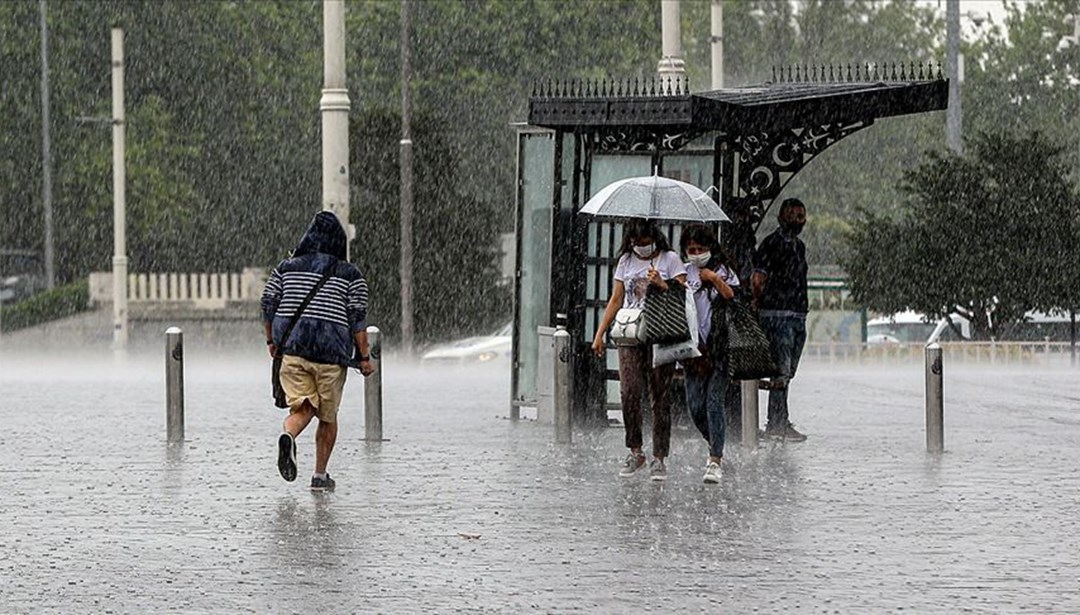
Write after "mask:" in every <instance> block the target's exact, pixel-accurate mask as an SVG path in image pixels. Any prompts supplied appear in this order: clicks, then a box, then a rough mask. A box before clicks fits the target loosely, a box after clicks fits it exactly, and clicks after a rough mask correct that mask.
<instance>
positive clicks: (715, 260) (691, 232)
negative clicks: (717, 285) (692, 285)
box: [679, 223, 731, 268]
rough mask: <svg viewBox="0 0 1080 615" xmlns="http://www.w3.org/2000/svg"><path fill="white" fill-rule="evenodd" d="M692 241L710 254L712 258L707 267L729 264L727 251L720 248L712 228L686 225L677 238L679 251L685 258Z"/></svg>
mask: <svg viewBox="0 0 1080 615" xmlns="http://www.w3.org/2000/svg"><path fill="white" fill-rule="evenodd" d="M691 241H693V242H694V243H696V244H698V245H702V246H705V247H706V248H708V249H709V251H710V252H712V258H710V259H709V265H708V266H709V267H710V268H714V267H716V266H717V265H727V264H728V263H730V262H731V259H730V258H728V254H727V251H725V250H724V249H723V248H722V247H720V242H719V241H717V239H716V233H714V232H713V230H712V227H710V226H709V225H708V224H700V223H694V224H689V225H687V226H686V227H685V228H684V229H683V231H682V236H681V237H679V249H680V250H681V251H682V254H683V256H684V257H685V256H686V248H688V247H689V246H690V242H691Z"/></svg>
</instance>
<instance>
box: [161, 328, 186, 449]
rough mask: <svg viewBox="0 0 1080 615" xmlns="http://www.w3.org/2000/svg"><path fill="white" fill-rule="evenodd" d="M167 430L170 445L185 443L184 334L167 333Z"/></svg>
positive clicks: (173, 329) (176, 332)
mask: <svg viewBox="0 0 1080 615" xmlns="http://www.w3.org/2000/svg"><path fill="white" fill-rule="evenodd" d="M165 428H166V434H167V438H168V442H169V444H177V443H181V442H183V441H184V333H183V331H181V330H180V327H169V328H168V330H166V331H165Z"/></svg>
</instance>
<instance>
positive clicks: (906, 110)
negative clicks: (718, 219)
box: [511, 65, 948, 423]
mask: <svg viewBox="0 0 1080 615" xmlns="http://www.w3.org/2000/svg"><path fill="white" fill-rule="evenodd" d="M947 100H948V81H947V80H945V79H943V78H942V76H941V72H940V67H938V68H937V70H934V69H933V68H932V67H926V66H921V65H893V66H881V65H879V66H870V65H865V66H857V67H854V68H852V67H851V66H847V67H846V68H843V69H841V68H837V67H828V68H827V67H824V66H822V67H805V66H804V67H796V68H788V69H786V70H781V71H779V72H776V73H775V74H774V75H773V80H772V81H770V82H767V83H763V84H760V85H754V86H746V87H738V88H728V89H721V90H714V91H709V92H697V93H691V92H689V91H688V90H687V89H686V88H685V87H684V86H683V85H682V84H681V82H676V81H661V80H659V79H654V80H648V81H647V82H641V81H640V80H632V81H628V80H623V81H600V82H592V81H569V82H559V81H553V82H548V83H543V84H537V85H536V86H535V87H534V90H533V94H532V96H531V98H530V99H529V118H528V123H527V124H526V125H521V126H519V127H518V134H517V140H518V147H517V178H518V184H517V186H518V189H517V222H516V224H517V229H516V234H517V250H516V255H517V256H516V258H517V263H516V275H515V289H514V290H515V294H514V298H515V301H514V327H513V340H514V343H513V375H512V385H511V397H512V399H511V413H512V416H517V415H518V408H519V407H520V406H533V405H535V404H536V403H537V391H538V385H541V386H542V384H543V382H542V380H543V379H544V378H551V375H550V374H547V373H545V372H546V370H542V369H541V368H540V358H539V352H538V351H539V348H540V344H541V341H540V338H539V335H538V330H543V329H544V328H550V327H554V326H565V327H566V328H567V330H568V331H569V333H570V335H571V340H572V353H571V355H572V356H571V363H572V373H573V382H572V389H573V399H574V408H573V416H574V418H575V421H576V422H578V423H586V422H590V421H597V422H606V416H607V413H606V410H607V407H608V406H609V405H611V404H612V403H617V402H618V386H617V381H618V371H617V360H618V359H617V353H616V352H615V349H614V348H609V349H608V352H607V353H606V356H605V357H604V358H599V359H598V358H596V357H594V356H593V355H592V354H591V352H590V349H589V346H590V344H591V343H592V338H593V335H594V334H595V332H596V325H597V323H598V322H599V321H600V318H601V316H602V314H603V310H604V307H605V305H606V301H607V298H608V296H609V294H610V289H611V281H612V274H613V272H614V266H615V264H616V262H617V258H618V249H619V245H620V242H621V238H622V223H621V222H619V221H617V220H603V219H595V218H592V217H590V216H587V215H580V214H579V213H578V211H579V210H580V208H581V206H582V205H583V204H584V203H585V202H586V201H588V199H589V197H591V196H592V195H593V194H595V193H596V192H598V191H599V190H600V189H601V188H603V187H604V186H606V185H607V184H609V183H611V182H613V181H616V180H619V179H625V178H627V177H634V176H642V175H651V174H654V173H655V174H658V175H662V176H666V177H671V178H675V179H679V180H682V181H685V182H688V183H691V184H694V185H696V186H698V187H699V188H701V189H702V190H706V191H707V192H709V193H710V194H711V195H713V197H714V198H715V199H717V201H718V203H719V204H720V206H721V207H722V208H723V210H724V212H725V213H726V214H727V215H728V217H729V218H730V219H731V222H730V223H727V222H726V223H724V224H723V225H722V228H721V229H720V237H721V241H722V243H723V244H724V245H725V247H726V248H727V249H728V250H729V251H730V253H731V254H732V255H733V256H734V257H735V260H736V262H737V263H740V268H745V266H744V265H745V264H747V263H748V261H749V254H750V252H751V251H752V249H753V247H754V245H755V243H756V237H755V233H756V231H757V228H758V225H759V224H760V223H761V221H762V220H763V219H764V217H765V215H766V213H767V212H768V210H769V207H770V206H771V205H772V203H773V202H774V201H775V200H776V199H777V197H778V196H779V194H780V192H781V191H782V190H783V188H784V186H785V185H787V183H788V182H789V181H790V180H791V178H792V177H794V176H795V174H796V173H798V172H799V170H801V169H802V168H803V167H805V166H806V165H807V164H809V163H810V161H811V160H813V159H814V157H816V156H817V155H818V154H820V153H822V152H823V151H824V150H825V149H827V148H828V147H830V146H832V145H833V144H835V143H836V142H838V141H840V140H841V139H843V138H844V137H846V136H848V135H850V134H852V133H855V132H857V131H859V130H863V129H866V128H868V127H869V126H871V125H873V123H874V122H875V121H876V120H877V119H878V118H885V117H892V116H899V115H907V114H914V113H926V112H930V111H937V110H942V109H945V107H946V105H947ZM666 228H667V233H668V235H669V239H670V240H671V241H672V243H673V245H677V242H678V238H679V231H680V228H679V226H677V225H668V226H667V227H666Z"/></svg>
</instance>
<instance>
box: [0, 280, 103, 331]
mask: <svg viewBox="0 0 1080 615" xmlns="http://www.w3.org/2000/svg"><path fill="white" fill-rule="evenodd" d="M0 309H3V315H2V318H0V330H2V331H16V330H18V329H25V328H26V327H33V326H34V325H37V324H41V323H43V322H48V321H50V320H56V319H58V318H65V317H67V316H73V315H75V314H78V313H79V312H83V311H86V310H88V309H90V285H89V283H88V282H87V281H86V280H81V281H79V282H75V283H73V284H68V285H66V286H58V287H56V288H54V289H52V290H47V291H45V292H43V293H38V294H36V295H34V296H33V297H30V298H29V299H25V300H23V301H20V302H18V303H16V304H14V305H11V306H6V305H5V306H3V307H2V308H0Z"/></svg>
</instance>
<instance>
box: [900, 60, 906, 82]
mask: <svg viewBox="0 0 1080 615" xmlns="http://www.w3.org/2000/svg"><path fill="white" fill-rule="evenodd" d="M906 68H907V67H906V66H904V63H903V62H901V63H900V81H907V74H906V72H905V69H906Z"/></svg>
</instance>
